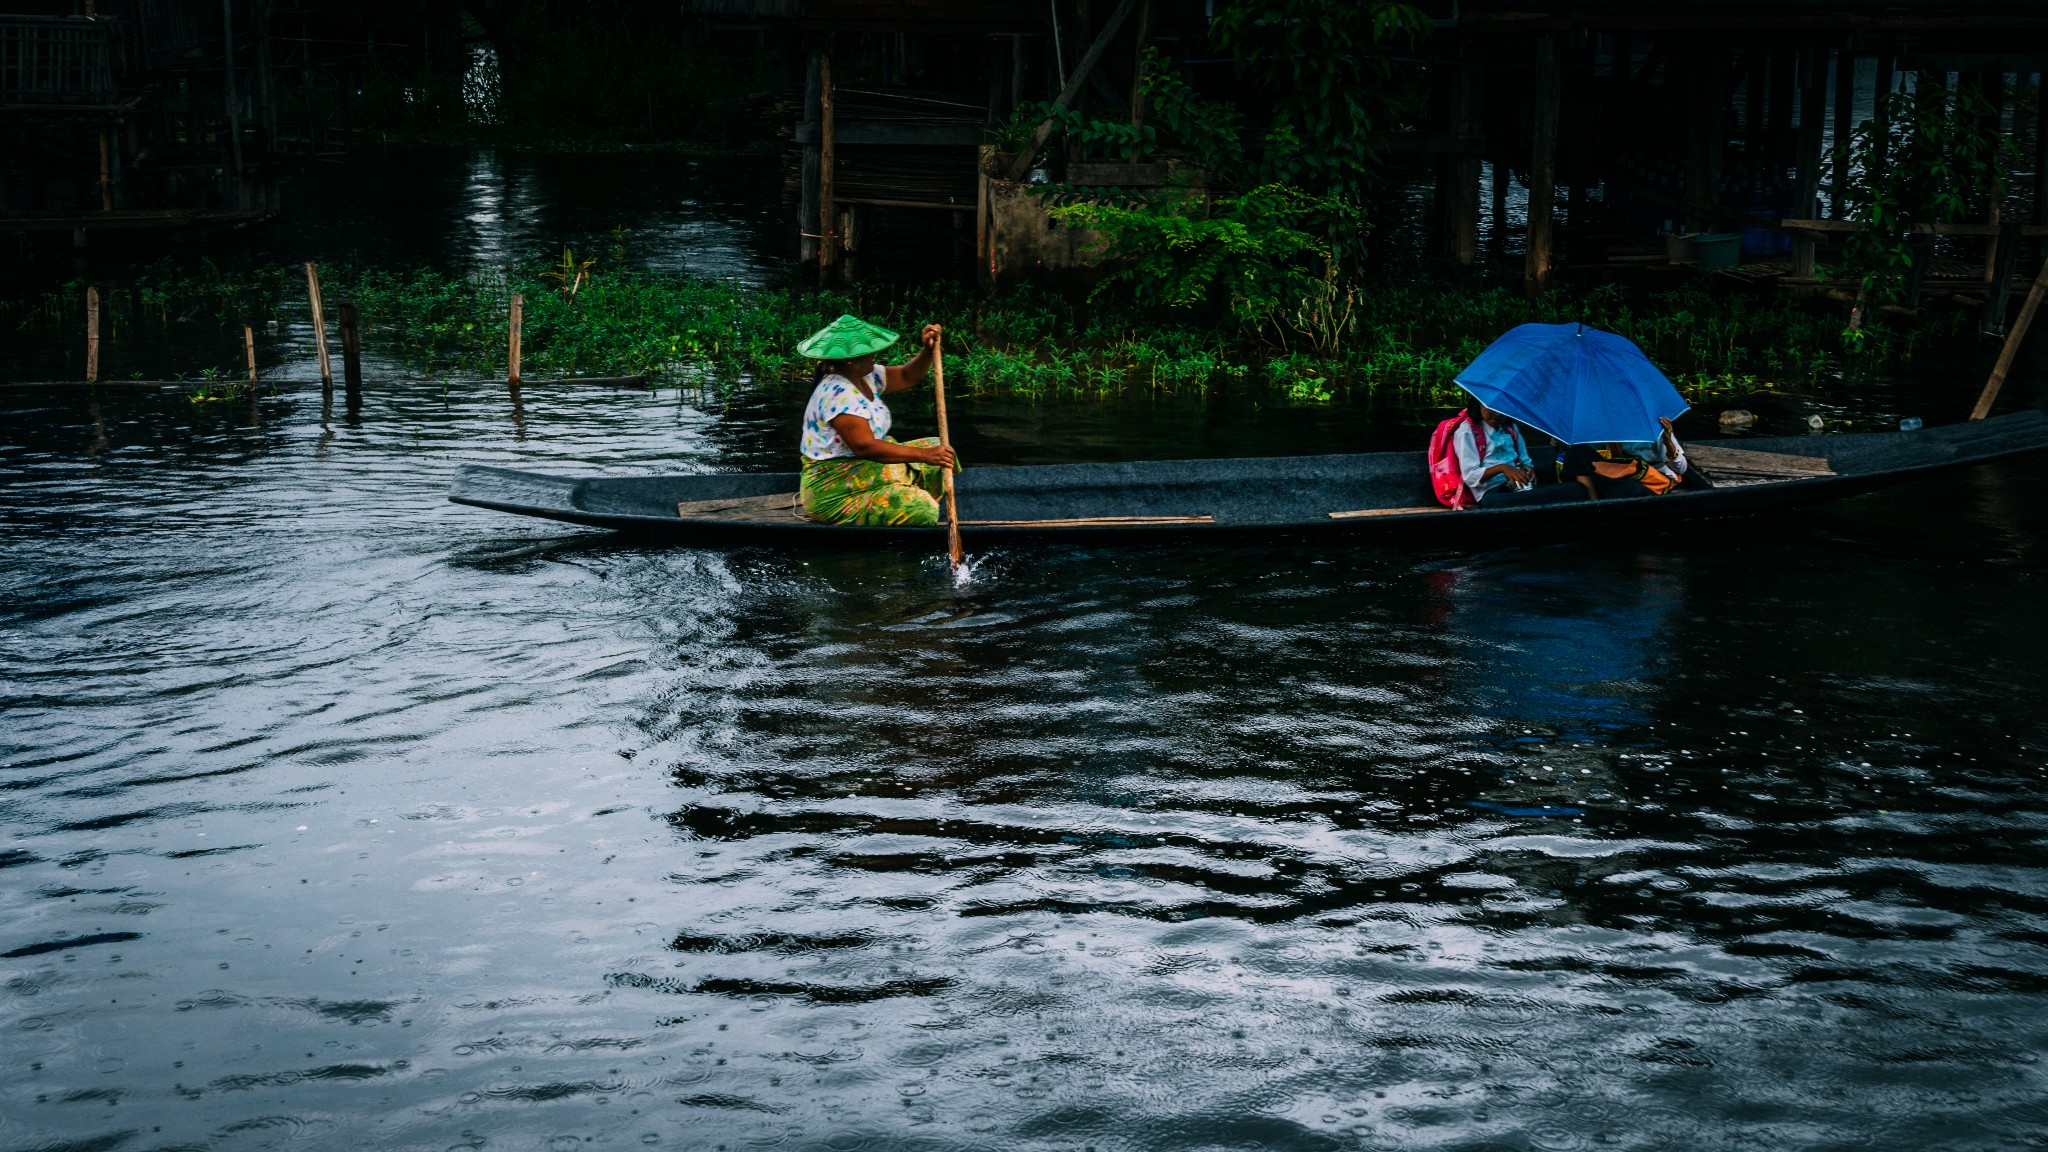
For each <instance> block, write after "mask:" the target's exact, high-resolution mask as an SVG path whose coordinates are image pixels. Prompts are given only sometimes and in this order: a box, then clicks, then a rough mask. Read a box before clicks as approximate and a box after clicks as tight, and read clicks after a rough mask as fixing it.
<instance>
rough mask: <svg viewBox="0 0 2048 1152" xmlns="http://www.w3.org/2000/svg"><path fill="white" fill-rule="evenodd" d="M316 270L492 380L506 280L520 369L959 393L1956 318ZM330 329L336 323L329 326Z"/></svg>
mask: <svg viewBox="0 0 2048 1152" xmlns="http://www.w3.org/2000/svg"><path fill="white" fill-rule="evenodd" d="M322 276H323V278H324V281H325V283H326V285H327V293H328V300H329V315H330V317H332V315H333V306H334V305H335V304H337V303H339V302H340V301H343V300H347V301H350V302H353V303H354V304H355V305H356V306H357V307H358V308H359V309H360V311H361V314H362V316H363V322H364V334H363V339H364V343H365V345H366V346H367V347H368V348H370V349H371V350H372V351H373V352H374V353H375V354H377V355H380V356H383V357H386V358H392V359H397V360H398V361H400V362H401V363H402V364H404V365H405V367H406V369H407V371H408V372H409V373H411V374H412V375H414V376H417V377H419V378H421V379H422V380H430V379H439V380H443V381H445V380H446V379H447V378H449V377H467V378H473V379H480V378H494V377H498V376H502V375H504V373H505V363H506V358H507V345H508V341H509V331H508V305H509V303H510V297H511V295H512V293H514V292H517V293H520V294H522V296H523V297H524V300H525V310H524V322H523V334H524V343H523V357H522V364H521V369H522V375H524V376H526V377H528V378H530V379H539V378H546V377H555V376H633V375H645V376H647V377H648V379H649V381H650V382H651V383H670V384H679V385H683V386H685V387H689V388H692V389H696V390H712V391H725V390H730V389H735V388H754V389H761V390H767V391H774V390H778V389H783V388H802V387H808V384H809V366H808V364H807V363H806V362H805V361H804V360H803V359H802V358H801V357H799V356H797V355H796V353H795V351H794V348H795V346H796V344H797V342H798V341H799V340H801V339H802V338H803V337H804V336H805V335H807V334H809V333H810V332H812V331H814V330H816V329H817V328H819V327H822V326H823V325H824V324H826V323H827V322H829V321H830V320H831V319H832V318H834V317H835V316H837V315H839V314H840V313H842V312H852V313H855V314H858V315H861V316H864V317H868V318H870V319H873V320H874V321H876V322H877V323H880V324H883V325H886V326H888V327H891V328H894V329H896V330H898V331H901V332H906V333H908V332H914V331H916V329H917V328H918V326H919V325H922V324H924V323H927V322H932V321H937V322H940V323H943V324H945V325H946V327H947V340H948V352H949V355H948V357H947V361H948V368H949V369H950V371H949V372H948V373H947V376H948V381H949V383H950V384H951V385H952V386H953V387H954V389H955V390H956V391H958V392H960V393H963V394H974V393H1000V394H1006V395H1012V396H1018V397H1024V398H1028V399H1048V400H1050V399H1059V398H1064V397H1089V396H1102V395H1110V394H1117V393H1124V392H1130V391H1149V392H1155V393H1161V394H1176V395H1199V394H1202V393H1204V392H1207V391H1210V390H1213V389H1217V388H1221V387H1232V388H1258V389H1266V390H1270V391H1271V392H1273V393H1275V399H1276V400H1278V401H1280V402H1288V403H1299V404H1319V403H1324V402H1327V401H1329V400H1332V399H1334V398H1336V397H1338V396H1340V395H1343V394H1345V393H1355V392H1360V391H1371V392H1391V393H1395V394H1398V395H1401V396H1403V397H1406V398H1410V399H1414V400H1418V401H1424V402H1427V401H1437V400H1449V399H1450V398H1451V397H1452V395H1453V392H1454V388H1453V385H1452V377H1453V376H1454V374H1455V373H1456V372H1457V371H1458V369H1460V368H1461V367H1463V366H1464V365H1465V364H1467V363H1470V362H1471V360H1472V359H1473V357H1475V356H1477V355H1478V354H1479V352H1480V351H1481V350H1482V349H1483V348H1485V347H1486V345H1487V344H1488V343H1490V342H1491V341H1492V340H1493V339H1494V338H1496V337H1498V336H1499V335H1500V334H1501V333H1503V332H1505V331H1506V330H1508V329H1509V328H1511V327H1513V326H1515V325H1516V324H1521V323H1527V322H1531V321H1537V322H1545V323H1569V322H1574V321H1583V322H1584V323H1586V324H1589V325H1593V326H1596V327H1600V328H1604V329H1607V330H1608V331H1612V332H1617V333H1620V334H1621V335H1624V336H1627V337H1628V338H1630V339H1632V340H1634V341H1635V342H1636V343H1637V344H1639V345H1641V346H1642V348H1643V350H1644V351H1645V352H1647V353H1648V354H1649V355H1650V357H1651V358H1652V359H1653V360H1655V361H1657V362H1658V363H1659V364H1660V365H1661V366H1663V367H1664V369H1665V370H1666V371H1667V372H1668V373H1670V374H1671V376H1672V378H1673V380H1674V382H1676V383H1677V384H1678V386H1679V388H1680V390H1681V391H1682V392H1684V393H1685V394H1686V396H1687V397H1688V398H1689V399H1692V400H1695V401H1712V400H1717V399H1723V398H1726V397H1729V396H1734V395H1739V394H1746V393H1753V392H1756V391H1767V390H1771V389H1773V388H1782V389H1800V390H1805V389H1810V388H1813V387H1816V386H1820V385H1824V384H1825V383H1826V382H1828V381H1831V380H1838V379H1846V380H1854V379H1858V378H1861V377H1862V376H1864V375H1867V374H1869V373H1871V372H1873V371H1876V370H1879V369H1883V368H1887V367H1890V366H1893V365H1895V364H1897V363H1899V362H1901V361H1904V360H1909V359H1911V357H1912V356H1913V354H1914V352H1915V351H1916V349H1917V348H1918V347H1920V346H1921V345H1922V344H1923V343H1925V342H1927V341H1929V340H1932V339H1939V338H1942V337H1945V336H1953V335H1955V334H1956V333H1958V332H1960V331H1962V328H1963V326H1964V324H1963V317H1962V316H1961V314H1960V313H1958V314H1956V316H1955V317H1953V318H1951V319H1948V320H1941V319H1935V320H1931V321H1930V320H1923V321H1922V322H1920V323H1919V324H1917V325H1914V326H1911V327H1899V328H1889V329H1878V330H1877V333H1878V334H1877V335H1876V336H1875V337H1873V338H1872V339H1870V340H1868V341H1866V343H1865V345H1864V347H1863V349H1862V350H1861V351H1860V352H1858V353H1855V354H1849V353H1845V352H1844V351H1843V349H1842V346H1841V342H1840V340H1839V320H1838V318H1837V317H1836V316H1835V315H1834V314H1833V313H1832V312H1830V311H1827V310H1824V309H1812V308H1808V307H1806V306H1803V305H1802V304H1801V303H1799V302H1798V301H1795V300H1792V299H1789V298H1784V297H1765V298H1758V297H1752V296H1748V295H1743V294H1737V293H1715V292H1712V291H1709V290H1708V289H1706V288H1704V287H1698V286H1694V287H1685V288H1679V289H1676V290H1671V291H1664V292H1655V293H1643V292H1629V291H1626V290H1623V289H1622V288H1620V287H1618V286H1615V285H1605V286H1601V287H1599V288H1596V289H1593V290H1591V291H1585V292H1576V293H1575V292H1572V291H1570V290H1569V289H1561V290H1559V291H1557V292H1554V293H1553V294H1552V295H1551V296H1549V297H1548V298H1546V299H1544V300H1541V301H1533V302H1532V301H1529V300H1527V299H1525V298H1524V297H1523V296H1522V294H1521V292H1520V291H1519V285H1512V286H1511V285H1488V284H1475V283H1470V282H1466V283H1441V282H1436V283H1432V282H1424V283H1375V284H1370V285H1368V286H1367V287H1365V288H1363V289H1361V290H1360V291H1359V293H1358V297H1357V301H1356V313H1357V323H1356V327H1355V329H1354V331H1353V332H1352V333H1351V334H1350V336H1349V337H1348V338H1347V339H1346V340H1345V341H1344V342H1343V343H1342V345H1341V346H1340V347H1338V348H1336V349H1334V350H1332V351H1329V352H1325V353H1318V352H1315V351H1311V350H1304V349H1303V348H1301V347H1299V346H1297V347H1295V348H1294V349H1292V350H1288V349H1283V348H1280V347H1277V346H1275V345H1273V344H1271V343H1268V342H1265V341H1262V340H1260V339H1259V338H1258V337H1257V336H1256V334H1253V333H1247V332H1245V331H1243V330H1242V329H1238V328H1235V327H1233V326H1232V325H1230V324H1228V323H1208V324H1205V323H1199V322H1195V321H1193V320H1191V319H1189V318H1187V317H1185V316H1182V317H1169V318H1161V317H1159V316H1158V315H1156V314H1151V313H1145V312H1141V311H1139V310H1136V309H1135V308H1132V307H1128V306H1117V305H1113V304H1105V303H1103V302H1101V301H1094V302H1090V301H1081V300H1075V299H1072V298H1069V297H1065V296H1060V295H1056V294H1053V293H1050V292H1045V291H1041V290H1036V289H1030V288H1020V289H1016V290H1012V291H1009V292H1006V293H1003V294H1001V295H999V296H996V297H993V298H990V297H988V296H986V295H984V294H983V293H982V292H980V291H978V290H977V289H975V288H974V287H972V286H971V285H966V284H959V283H950V282H949V283H935V284H870V285H858V286H855V287H851V288H846V289H832V290H819V289H815V288H809V287H805V286H801V285H797V284H782V285H770V286H758V285H749V284H742V283H738V282H735V281H729V280H719V279H713V278H708V277H702V276H694V275H689V274H683V273H662V272H648V271H641V270H635V269H632V268H630V267H627V266H625V265H624V262H623V261H622V260H620V259H619V258H618V257H617V256H616V255H615V256H614V258H613V259H612V260H609V261H603V262H600V261H591V260H580V259H576V258H574V257H573V256H572V255H571V254H569V253H567V252H564V253H562V255H560V256H556V257H552V258H550V259H548V260H545V261H536V262H535V263H534V264H533V265H531V266H530V267H528V268H526V269H524V270H521V271H517V272H514V273H512V274H510V275H508V274H505V273H500V272H478V273H471V274H469V275H451V274H448V273H444V272H439V271H435V270H432V269H418V270H411V271H404V270H394V269H389V268H372V267H353V266H346V265H329V266H326V267H324V268H323V269H322ZM304 284H305V282H304V275H303V272H302V271H301V270H300V269H299V268H297V267H296V266H278V267H265V268H258V269H254V270H250V271H239V272H230V271H227V270H224V269H222V268H220V267H218V266H216V265H214V264H212V263H210V262H207V261H200V262H199V263H198V264H197V265H194V266H189V267H186V268H183V269H177V268H173V267H171V266H168V265H159V266H157V267H154V268H152V269H149V270H147V271H145V272H143V273H141V274H138V275H137V276H135V277H134V278H133V279H132V280H131V281H129V282H128V283H126V284H123V285H119V286H115V287H113V288H111V289H107V290H104V291H103V293H102V295H103V315H104V316H105V318H106V322H107V323H108V325H109V329H108V335H109V337H110V338H112V339H129V340H132V339H137V338H147V334H148V331H149V330H150V329H157V330H161V329H162V328H164V327H167V326H169V325H172V324H177V323H189V324H211V325H214V326H216V327H218V328H220V329H221V330H222V332H223V334H224V336H231V337H233V338H234V343H235V345H236V346H237V347H238V346H239V343H240V341H239V336H240V330H241V326H242V325H244V324H249V325H253V326H257V327H258V328H259V330H263V326H264V325H266V324H270V323H278V324H303V323H304V322H305V309H306V303H305V287H304ZM83 296H84V286H83V285H82V284H70V285H65V286H63V287H61V288H57V289H53V290H51V291H49V292H47V293H44V294H42V295H40V296H36V297H31V298H25V299H15V300H12V301H6V302H0V328H5V327H14V328H19V329H29V328H36V327H46V326H53V325H61V324H69V323H73V322H75V321H76V319H77V318H78V316H79V315H80V313H81V311H82V299H83ZM330 323H331V321H330ZM124 326H125V327H124ZM138 327H139V329H140V331H139V332H138ZM272 330H273V331H274V330H275V329H272ZM329 339H330V340H334V339H336V333H335V331H334V330H333V328H332V327H330V329H329Z"/></svg>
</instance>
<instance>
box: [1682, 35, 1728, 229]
mask: <svg viewBox="0 0 2048 1152" xmlns="http://www.w3.org/2000/svg"><path fill="white" fill-rule="evenodd" d="M1691 71H1692V93H1691V100H1692V106H1691V116H1690V117H1689V121H1690V123H1689V124H1688V125H1687V141H1686V162H1685V201H1686V205H1687V209H1688V212H1687V216H1686V220H1685V225H1686V228H1687V229H1688V230H1689V231H1693V232H1704V231H1706V230H1708V229H1710V228H1712V227H1713V226H1714V217H1713V215H1712V213H1711V211H1710V206H1711V205H1714V204H1717V203H1719V202H1720V199H1721V161H1722V157H1723V155H1724V154H1725V152H1726V151H1727V142H1728V132H1727V124H1726V121H1725V117H1724V109H1725V108H1726V106H1727V102H1728V54H1727V52H1726V50H1725V49H1723V48H1722V47H1721V46H1720V45H1718V44H1703V45H1700V46H1699V47H1697V48H1696V49H1695V50H1694V52H1693V59H1692V69H1691Z"/></svg>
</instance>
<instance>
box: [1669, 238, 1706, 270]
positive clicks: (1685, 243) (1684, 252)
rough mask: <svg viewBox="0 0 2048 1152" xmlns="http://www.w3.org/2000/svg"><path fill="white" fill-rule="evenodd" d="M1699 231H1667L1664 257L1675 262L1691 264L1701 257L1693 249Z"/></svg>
mask: <svg viewBox="0 0 2048 1152" xmlns="http://www.w3.org/2000/svg"><path fill="white" fill-rule="evenodd" d="M1698 235H1699V233H1697V232H1666V233H1665V234H1664V259H1666V260H1668V261H1670V262H1671V263H1673V264H1690V263H1692V262H1693V261H1694V260H1697V259H1699V255H1698V254H1697V253H1695V252H1694V251H1693V249H1692V242H1693V240H1694V238H1696V237H1697V236H1698Z"/></svg>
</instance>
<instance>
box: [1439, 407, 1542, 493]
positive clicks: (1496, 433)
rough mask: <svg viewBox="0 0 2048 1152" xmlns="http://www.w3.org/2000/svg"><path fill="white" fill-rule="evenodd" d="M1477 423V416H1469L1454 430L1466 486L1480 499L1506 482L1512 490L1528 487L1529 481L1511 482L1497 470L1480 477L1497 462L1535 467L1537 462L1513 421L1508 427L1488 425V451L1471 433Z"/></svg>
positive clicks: (1453, 439)
mask: <svg viewBox="0 0 2048 1152" xmlns="http://www.w3.org/2000/svg"><path fill="white" fill-rule="evenodd" d="M1476 423H1478V421H1476V420H1467V421H1465V422H1464V423H1463V424H1460V425H1458V430H1457V431H1455V432H1453V433H1451V452H1452V454H1453V455H1455V456H1457V458H1458V475H1459V478H1460V479H1462V480H1464V481H1465V487H1467V488H1470V489H1471V490H1472V495H1474V496H1476V497H1478V498H1479V499H1481V500H1484V499H1486V494H1487V493H1488V492H1491V491H1493V490H1494V489H1496V488H1499V487H1501V486H1503V485H1506V486H1507V487H1508V488H1509V489H1510V490H1512V491H1516V492H1520V491H1525V490H1526V489H1527V487H1528V486H1527V485H1523V484H1513V483H1510V482H1509V481H1508V478H1507V477H1506V476H1502V475H1500V474H1498V473H1495V474H1494V475H1492V476H1487V477H1486V478H1485V479H1483V480H1482V479H1480V477H1481V476H1482V475H1484V474H1485V472H1486V470H1487V469H1488V468H1491V467H1493V466H1494V465H1496V464H1513V465H1514V466H1516V467H1518V468H1527V469H1530V470H1532V471H1533V470H1534V469H1535V467H1536V462H1535V461H1533V460H1531V459H1530V458H1529V453H1528V450H1527V449H1525V448H1523V447H1522V435H1521V433H1520V432H1518V431H1516V430H1515V428H1514V426H1513V425H1509V426H1508V427H1506V428H1488V429H1487V430H1486V451H1485V453H1484V454H1481V452H1480V451H1479V440H1478V438H1477V437H1475V436H1474V435H1473V434H1472V428H1473V425H1474V424H1476Z"/></svg>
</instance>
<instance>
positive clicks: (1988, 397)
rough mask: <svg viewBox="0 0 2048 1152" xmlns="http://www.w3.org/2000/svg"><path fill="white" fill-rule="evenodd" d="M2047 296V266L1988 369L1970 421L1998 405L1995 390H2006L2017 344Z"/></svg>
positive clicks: (2018, 348) (2043, 266)
mask: <svg viewBox="0 0 2048 1152" xmlns="http://www.w3.org/2000/svg"><path fill="white" fill-rule="evenodd" d="M2043 295H2048V264H2043V265H2041V271H2040V273H2039V274H2038V275H2036V276H2035V277H2034V287H2033V288H2032V290H2030V291H2029V292H2028V293H2027V302H2026V303H2025V304H2022V305H2020V314H2019V316H2017V317H2016V318H2014V320H2013V322H2012V331H2010V332H2008V333H2006V335H2005V347H2004V348H2001V349H1999V352H1998V363H1997V365H1996V366H1994V367H1993V368H1992V369H1991V379H1989V380H1986V381H1985V382H1984V391H1983V393H1982V394H1981V395H1979V396H1978V397H1977V407H1976V408H1975V409H1973V410H1972V411H1971V412H1970V419H1972V420H1982V419H1983V418H1985V417H1986V416H1989V415H1991V406H1992V405H1993V404H1995V403H1997V401H1998V390H1999V389H2000V388H2002V387H2004V386H2005V375H2006V373H2008V372H2010V371H2012V361H2013V357H2015V356H2017V355H2018V354H2019V350H2020V342H2021V341H2023V340H2025V339H2026V338H2027V326H2028V325H2030V324H2032V323H2033V322H2034V313H2036V312H2038V311H2040V310H2041V297H2042V296H2043Z"/></svg>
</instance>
